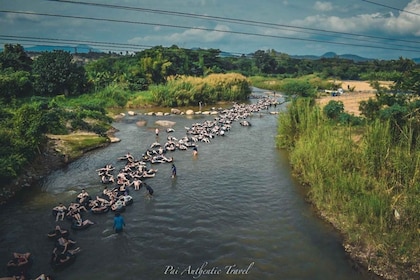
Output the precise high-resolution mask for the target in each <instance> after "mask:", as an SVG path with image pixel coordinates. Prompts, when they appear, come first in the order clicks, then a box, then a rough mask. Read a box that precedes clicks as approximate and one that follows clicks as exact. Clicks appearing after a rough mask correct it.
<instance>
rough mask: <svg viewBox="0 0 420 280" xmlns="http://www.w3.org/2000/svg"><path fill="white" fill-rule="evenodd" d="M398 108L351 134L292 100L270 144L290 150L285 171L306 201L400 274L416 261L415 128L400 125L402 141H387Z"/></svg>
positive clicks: (418, 152)
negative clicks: (289, 170) (402, 261)
mask: <svg viewBox="0 0 420 280" xmlns="http://www.w3.org/2000/svg"><path fill="white" fill-rule="evenodd" d="M335 105H337V104H335ZM333 107H334V108H336V106H333ZM337 107H338V109H339V111H340V110H341V109H340V108H341V107H340V106H337ZM400 109H401V108H398V107H396V108H393V109H390V111H389V118H388V119H385V118H384V119H381V118H377V119H375V121H373V122H371V123H367V124H365V126H363V127H362V129H357V130H354V129H352V127H351V126H341V125H339V124H337V123H336V122H331V121H330V119H329V118H327V117H326V115H320V114H319V109H317V106H315V107H313V106H312V105H310V103H308V101H307V100H302V101H298V100H294V101H293V102H292V103H291V105H290V107H289V108H288V110H287V111H286V112H284V113H282V114H281V115H280V116H279V126H278V131H279V135H278V138H277V143H278V145H279V146H282V147H287V148H289V149H290V161H291V164H292V166H293V172H294V173H295V174H296V175H297V176H299V178H300V179H301V180H302V182H303V183H305V184H306V185H308V186H310V190H309V196H310V199H311V200H312V201H313V202H314V203H315V205H316V206H317V208H318V209H320V210H321V211H322V212H323V214H324V215H325V217H328V218H329V219H330V220H331V221H333V222H334V224H335V225H337V226H338V227H339V229H340V230H341V231H342V232H343V233H344V234H345V235H346V236H347V238H348V241H349V242H353V243H356V244H361V245H362V246H366V247H368V248H370V250H373V253H374V254H376V257H378V258H385V259H386V261H388V262H390V263H393V264H395V265H397V266H399V265H400V264H399V261H396V260H400V259H405V260H407V261H408V263H405V264H404V265H403V266H401V269H402V270H406V269H405V268H406V265H414V264H416V263H418V261H419V256H420V248H419V247H418V246H417V245H416V244H417V243H418V225H419V224H420V217H419V215H418V213H419V211H420V193H419V184H418V182H419V179H420V178H419V176H420V173H419V172H418V170H419V167H420V147H419V146H418V145H419V144H420V142H419V141H418V140H419V136H418V135H419V134H418V130H419V127H418V126H414V125H413V122H408V121H406V122H405V123H404V124H401V127H400V135H401V136H403V137H398V138H395V133H396V132H395V131H394V130H393V127H394V125H393V124H392V122H393V121H391V120H395V119H396V117H395V115H399V114H400ZM323 116H325V117H323ZM340 116H342V115H340ZM398 118H399V117H398ZM409 119H412V118H411V117H409ZM361 137H362V138H361ZM360 138H361V140H355V139H360ZM414 139H417V140H414ZM395 210H397V211H398V213H399V214H400V217H399V218H398V219H396V218H395V216H394V211H395Z"/></svg>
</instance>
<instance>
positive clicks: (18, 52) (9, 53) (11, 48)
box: [0, 44, 32, 71]
mask: <svg viewBox="0 0 420 280" xmlns="http://www.w3.org/2000/svg"><path fill="white" fill-rule="evenodd" d="M31 65H32V59H31V58H30V57H29V56H28V55H27V54H26V52H25V50H24V49H23V47H22V46H21V45H19V44H17V45H12V44H5V45H4V50H3V52H1V53H0V69H2V70H3V69H8V68H11V69H13V70H14V71H30V70H31Z"/></svg>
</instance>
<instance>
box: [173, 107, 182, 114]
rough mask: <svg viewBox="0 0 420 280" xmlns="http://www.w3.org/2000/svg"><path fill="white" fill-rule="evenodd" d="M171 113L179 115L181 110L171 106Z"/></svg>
mask: <svg viewBox="0 0 420 280" xmlns="http://www.w3.org/2000/svg"><path fill="white" fill-rule="evenodd" d="M171 114H174V115H181V110H179V109H176V108H172V109H171Z"/></svg>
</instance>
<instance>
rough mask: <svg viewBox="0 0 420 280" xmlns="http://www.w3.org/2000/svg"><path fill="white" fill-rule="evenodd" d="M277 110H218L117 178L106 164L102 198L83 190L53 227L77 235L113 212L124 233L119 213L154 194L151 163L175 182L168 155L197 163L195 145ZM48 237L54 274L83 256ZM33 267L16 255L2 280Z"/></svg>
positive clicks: (61, 208)
mask: <svg viewBox="0 0 420 280" xmlns="http://www.w3.org/2000/svg"><path fill="white" fill-rule="evenodd" d="M274 104H277V101H276V100H275V99H273V98H268V97H267V98H262V99H261V100H259V101H258V102H257V103H256V104H253V105H240V104H235V105H234V106H233V108H231V109H229V110H220V111H219V114H218V116H217V118H215V119H214V120H213V121H205V122H203V123H195V124H193V125H192V126H191V127H185V129H186V136H185V137H182V138H181V139H179V140H178V139H176V138H175V137H173V136H168V137H167V142H166V143H165V144H164V145H161V144H160V143H159V142H157V141H156V142H155V143H153V144H152V145H151V146H150V147H149V148H148V149H147V150H146V151H145V153H144V154H143V155H142V157H141V158H140V159H135V158H134V156H133V155H131V154H130V153H127V154H125V155H124V156H122V157H120V158H118V160H124V161H125V165H124V166H123V167H122V168H120V169H119V171H118V172H115V171H116V168H115V167H114V166H113V165H112V164H106V165H105V166H104V167H102V168H99V169H97V170H96V172H97V174H98V176H99V177H100V181H101V182H102V183H103V184H105V186H104V188H103V190H102V192H101V193H100V194H99V195H96V196H95V197H92V196H91V195H89V193H88V192H87V191H86V190H85V189H82V190H81V192H80V193H79V194H78V195H77V197H76V199H75V201H73V202H71V203H70V204H69V205H68V206H65V205H64V204H63V203H61V202H60V203H59V204H58V205H57V206H55V207H54V208H53V214H54V219H55V221H56V222H59V221H64V220H69V221H71V228H72V229H75V230H79V229H84V228H87V227H89V226H90V225H93V224H94V222H93V221H91V220H90V219H88V218H86V217H85V213H88V212H90V213H92V214H100V213H107V212H108V211H110V210H111V211H113V212H115V215H114V223H113V229H114V231H115V232H116V233H120V232H122V231H123V228H124V226H125V220H124V218H123V217H122V215H121V214H120V213H121V212H123V211H124V210H125V207H126V206H128V205H130V204H131V203H133V198H132V196H130V194H129V193H130V189H133V190H134V191H139V190H141V189H142V188H143V187H144V189H145V197H146V198H147V199H151V198H152V197H153V194H154V190H153V189H152V187H151V186H150V185H149V184H147V182H146V181H147V179H149V178H153V177H155V175H156V173H157V171H158V170H157V169H154V168H151V167H148V163H150V164H156V163H171V177H172V178H175V177H176V176H177V168H176V166H175V164H174V160H173V157H167V156H166V153H167V152H168V151H174V150H177V149H178V150H187V149H189V148H192V154H193V156H194V157H197V156H198V148H197V144H196V143H197V142H199V141H201V142H206V143H209V142H210V139H212V138H214V137H215V136H224V135H225V132H227V131H229V130H230V127H231V123H232V122H233V121H240V120H244V119H246V118H247V117H248V116H250V115H251V114H252V112H256V111H260V110H261V109H268V107H269V106H271V105H274ZM240 124H241V125H242V126H250V123H249V122H247V121H246V123H245V122H240ZM166 132H167V133H168V135H169V133H172V132H174V130H173V129H172V128H168V129H167V130H166ZM159 133H160V131H159V129H158V128H156V129H155V134H156V140H158V139H159V135H160V134H159ZM114 173H116V175H115V174H114ZM110 186H112V187H110ZM48 237H49V238H50V239H53V240H54V246H53V249H52V253H51V260H50V261H51V266H52V267H53V268H59V267H64V266H65V265H67V264H71V263H72V262H73V261H74V260H75V256H76V254H77V253H79V252H80V251H81V249H80V247H78V246H76V244H77V242H76V241H75V240H73V239H71V238H70V237H69V230H67V229H63V228H61V227H60V226H59V225H56V227H55V228H54V230H52V231H51V232H49V233H48ZM30 263H31V254H30V253H13V257H12V259H11V260H10V261H9V262H8V263H7V266H8V268H10V270H9V271H15V272H16V273H11V274H13V275H12V276H10V277H5V278H0V280H6V279H28V278H25V277H26V276H25V275H26V272H27V269H28V267H29V264H30ZM35 279H36V280H48V279H49V280H51V279H52V277H51V276H50V275H46V274H41V275H39V276H38V277H37V278H35Z"/></svg>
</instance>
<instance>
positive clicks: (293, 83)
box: [280, 79, 317, 98]
mask: <svg viewBox="0 0 420 280" xmlns="http://www.w3.org/2000/svg"><path fill="white" fill-rule="evenodd" d="M280 91H281V92H283V93H284V94H286V95H290V96H299V97H312V98H315V97H316V92H317V89H316V87H314V86H313V85H312V84H311V83H310V82H309V81H305V80H296V79H285V80H283V82H282V85H281V87H280Z"/></svg>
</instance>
